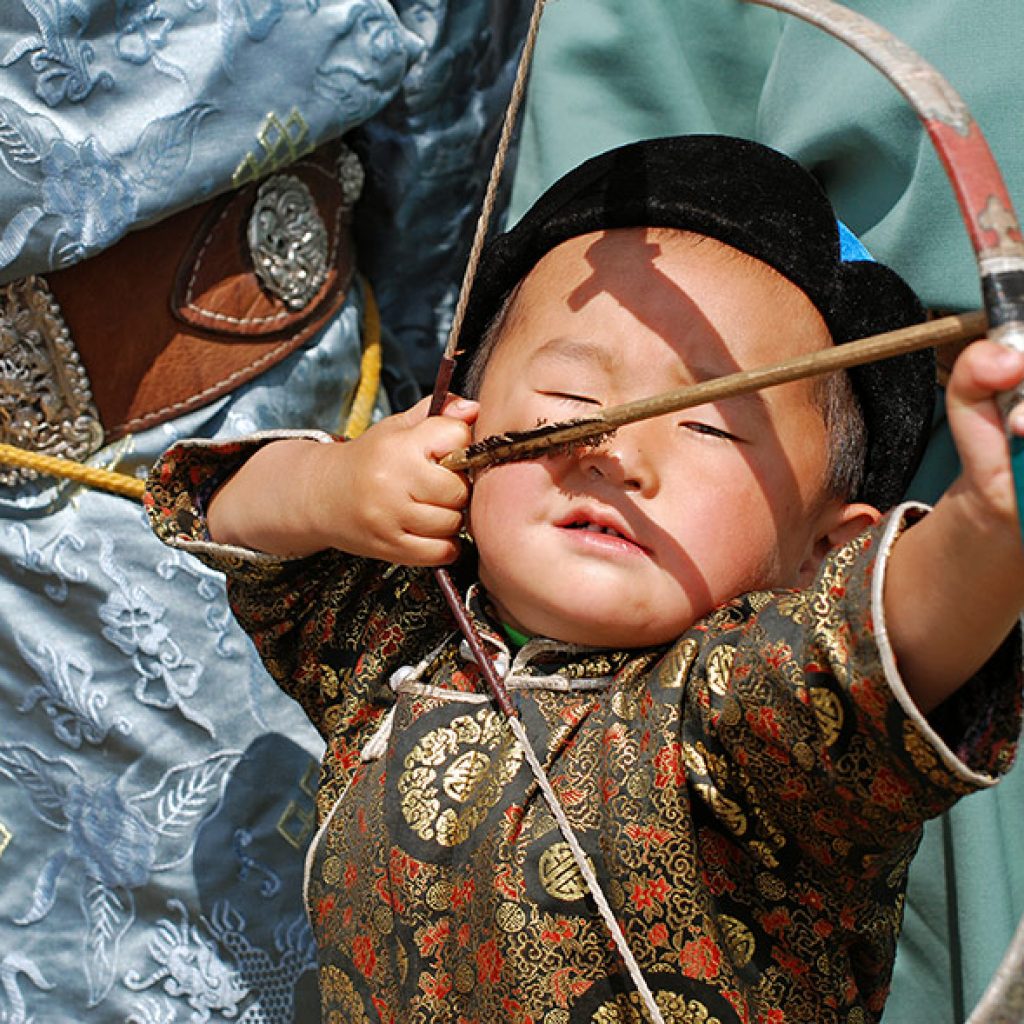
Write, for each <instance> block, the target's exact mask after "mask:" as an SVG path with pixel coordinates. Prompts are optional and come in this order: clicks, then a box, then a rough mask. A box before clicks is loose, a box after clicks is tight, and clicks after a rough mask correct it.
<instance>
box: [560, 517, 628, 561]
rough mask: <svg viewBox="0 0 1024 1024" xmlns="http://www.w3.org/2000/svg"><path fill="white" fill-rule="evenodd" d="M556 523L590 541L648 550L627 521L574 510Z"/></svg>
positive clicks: (561, 527)
mask: <svg viewBox="0 0 1024 1024" xmlns="http://www.w3.org/2000/svg"><path fill="white" fill-rule="evenodd" d="M556 525H557V526H558V527H559V528H560V529H563V530H567V531H569V532H571V533H575V534H580V535H581V540H582V539H583V538H584V537H585V538H586V540H587V541H588V542H589V541H590V539H591V538H593V541H594V542H596V543H599V544H604V545H607V546H615V547H619V548H631V549H633V550H637V551H645V550H646V549H645V548H644V547H643V545H641V544H640V543H639V542H638V541H637V540H636V538H635V537H634V536H633V535H632V533H631V532H630V531H629V528H628V527H627V526H626V524H625V523H623V522H620V521H617V520H616V519H614V518H613V517H609V516H606V515H598V514H594V513H591V512H574V513H572V514H571V515H570V516H568V517H567V518H565V519H563V520H562V521H561V522H559V523H557V524H556ZM598 538H600V540H599V539H598Z"/></svg>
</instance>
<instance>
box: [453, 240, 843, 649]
mask: <svg viewBox="0 0 1024 1024" xmlns="http://www.w3.org/2000/svg"><path fill="white" fill-rule="evenodd" d="M830 343H831V342H830V339H829V335H828V331H827V329H826V327H825V324H824V322H823V321H822V319H821V317H820V316H819V314H818V313H817V311H816V310H815V309H814V307H813V306H812V305H811V303H810V301H809V300H808V299H807V298H806V296H805V295H804V294H803V293H802V292H801V291H799V289H797V288H796V286H795V285H793V284H791V283H790V282H788V281H786V280H785V279H784V278H783V277H781V276H780V275H779V274H777V273H775V272H774V271H773V270H771V269H770V268H769V267H767V266H766V265H764V264H762V263H759V262H758V261H756V260H753V259H750V258H749V257H746V256H744V255H742V254H740V253H737V252H736V251H735V250H733V249H730V248H729V247H727V246H725V245H722V244H721V243H718V242H716V241H714V240H712V239H708V238H697V237H696V236H692V235H688V234H683V233H681V232H671V231H664V230H655V229H644V228H637V229H621V230H614V231H607V232H597V233H594V234H590V235H585V236H582V237H579V238H574V239H571V240H570V241H568V242H565V243H563V244H562V245H560V246H558V247H557V248H555V249H554V250H552V251H551V252H549V253H548V254H547V255H546V256H545V257H544V258H543V259H542V260H541V262H540V263H538V264H537V266H536V267H535V268H534V270H533V271H532V272H531V273H530V274H529V275H528V276H527V277H526V279H525V280H524V281H523V283H522V285H521V287H520V290H519V293H518V295H517V297H516V299H515V301H514V304H513V306H512V308H511V310H510V312H509V315H508V316H507V317H506V320H505V324H504V327H503V329H502V334H501V337H500V339H499V341H498V344H497V348H496V350H495V352H494V353H493V355H492V357H491V359H490V362H489V363H488V365H487V368H486V371H485V373H484V378H483V381H482V385H481V389H480V395H479V398H480V415H479V419H478V421H477V424H476V436H477V437H485V436H487V435H489V434H495V433H501V432H504V431H508V430H524V429H528V428H531V427H534V426H536V425H537V424H538V423H541V422H545V421H554V420H563V419H567V418H570V417H574V416H586V415H587V414H588V413H591V412H593V411H594V410H595V409H597V408H599V407H608V406H612V405H618V404H619V403H622V402H628V401H632V400H634V399H639V398H646V397H649V396H651V395H654V394H656V393H658V392H660V391H664V390H666V389H668V388H675V387H679V386H681V385H683V384H689V383H694V382H696V381H699V380H703V379H706V378H708V377H716V376H721V375H724V374H727V373H730V372H734V371H737V370H742V369H750V368H753V367H757V366H763V365H767V364H770V363H773V362H778V361H780V360H782V359H785V358H788V357H790V356H795V355H799V354H802V353H805V352H810V351H813V350H816V349H820V348H823V347H825V346H826V345H829V344H830ZM826 446H827V439H826V430H825V425H824V422H823V419H822V415H821V412H820V411H819V409H818V407H817V406H816V404H815V402H814V398H813V392H812V384H811V383H810V382H809V381H800V382H796V383H793V384H788V385H784V386H782V387H776V388H772V389H769V390H766V391H763V392H759V393H756V394H754V395H751V396H746V397H742V398H735V399H729V400H727V401H724V402H720V403H716V404H714V405H706V406H702V407H700V408H694V409H688V410H686V411H684V412H680V413H673V414H669V415H666V416H660V417H657V418H655V419H651V420H646V421H641V422H640V423H635V424H631V425H629V426H627V427H623V428H621V429H620V430H619V431H618V432H617V434H615V435H614V436H613V437H612V438H611V439H610V440H608V441H607V442H605V443H604V444H603V445H601V446H600V447H598V448H594V449H585V448H584V449H579V450H577V451H575V452H574V453H572V454H569V455H554V456H551V457H546V458H543V459H540V460H537V461H533V462H523V463H511V464H507V465H502V466H496V467H494V468H491V469H488V470H485V471H483V472H481V473H480V474H479V475H478V477H477V479H476V481H475V485H474V489H473V495H472V499H471V505H470V526H471V530H472V534H473V537H474V539H475V541H476V545H477V548H478V551H479V556H480V578H481V580H482V582H483V584H484V586H485V587H486V588H487V591H488V593H489V595H490V596H491V598H492V599H493V601H494V603H495V605H496V608H497V611H498V613H499V615H500V616H501V617H502V618H503V620H504V621H506V622H507V623H509V624H510V625H512V626H515V627H518V628H520V629H523V630H525V631H527V632H530V633H538V634H542V635H545V636H549V637H554V638H557V639H560V640H563V641H567V642H574V643H583V644H593V645H598V646H610V647H622V646H627V647H637V646H646V645H649V644H656V643H663V642H665V641H668V640H671V639H674V638H675V637H677V636H679V635H680V634H681V633H682V632H683V631H685V629H686V628H688V627H689V626H690V625H691V624H692V623H693V622H695V621H696V620H697V619H698V618H700V617H701V616H702V615H704V614H705V613H707V612H708V611H710V610H711V609H712V608H714V607H715V606H717V605H718V604H720V603H722V602H723V601H726V600H728V599H730V598H732V597H735V596H737V595H739V594H741V593H745V592H747V591H750V590H754V589H760V588H766V587H775V586H792V585H797V584H799V583H801V582H804V581H806V580H807V579H808V578H809V574H810V573H811V572H812V571H813V568H814V566H815V565H816V563H817V561H818V560H819V559H820V556H821V554H822V553H823V550H824V549H825V547H827V543H826V542H824V541H823V538H824V536H825V534H826V533H828V531H829V529H830V523H831V521H832V518H834V513H835V510H836V509H837V508H839V507H846V506H841V503H839V502H829V501H827V500H826V499H825V498H824V496H823V494H822V490H823V480H824V476H825V469H826V461H827V460H826Z"/></svg>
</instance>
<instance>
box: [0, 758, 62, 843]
mask: <svg viewBox="0 0 1024 1024" xmlns="http://www.w3.org/2000/svg"><path fill="white" fill-rule="evenodd" d="M0 772H2V773H3V774H4V775H6V776H7V777H8V778H9V779H12V780H13V781H14V782H17V783H18V784H19V785H20V786H21V787H22V788H23V789H24V790H25V791H26V792H27V793H28V795H29V797H30V799H31V801H32V809H33V810H34V811H35V812H36V814H37V815H38V816H39V817H40V818H42V820H43V821H45V822H46V824H47V825H52V826H53V827H54V828H56V829H60V830H61V831H62V832H66V831H67V829H68V819H67V814H66V812H65V804H66V802H67V795H68V789H69V788H70V787H71V785H72V784H73V783H75V782H78V781H80V777H79V774H78V772H77V771H75V769H74V768H73V767H72V766H71V765H70V764H68V762H67V761H65V760H63V759H57V760H53V761H51V760H50V759H49V758H47V757H43V755H42V754H37V753H36V751H34V750H33V749H32V748H31V747H29V746H26V745H25V744H23V743H16V744H12V745H10V746H5V747H0Z"/></svg>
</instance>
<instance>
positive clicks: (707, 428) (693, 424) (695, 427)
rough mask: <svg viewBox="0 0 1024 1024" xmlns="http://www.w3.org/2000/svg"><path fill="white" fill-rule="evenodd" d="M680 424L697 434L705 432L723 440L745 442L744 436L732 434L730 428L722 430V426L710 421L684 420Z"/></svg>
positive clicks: (706, 434) (709, 435)
mask: <svg viewBox="0 0 1024 1024" xmlns="http://www.w3.org/2000/svg"><path fill="white" fill-rule="evenodd" d="M679 426H681V427H685V428H686V429H687V430H692V431H693V432H694V433H695V434H704V435H705V436H707V437H719V438H721V439H722V440H723V441H735V442H736V443H737V444H744V443H745V442H744V440H743V438H742V437H737V435H736V434H730V433H729V431H728V430H722V429H721V427H713V426H712V425H711V424H710V423H701V422H700V421H698V420H683V421H682V422H681V423H680V424H679Z"/></svg>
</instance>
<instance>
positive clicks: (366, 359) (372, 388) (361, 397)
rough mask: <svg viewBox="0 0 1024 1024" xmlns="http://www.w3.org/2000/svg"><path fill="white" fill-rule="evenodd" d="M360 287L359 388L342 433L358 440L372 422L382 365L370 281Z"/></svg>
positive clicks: (375, 303) (378, 326)
mask: <svg viewBox="0 0 1024 1024" xmlns="http://www.w3.org/2000/svg"><path fill="white" fill-rule="evenodd" d="M360 280H361V284H362V288H363V301H364V306H365V310H364V313H363V358H362V360H361V362H360V364H359V386H358V387H357V388H356V393H355V396H354V397H353V399H352V405H351V406H350V408H349V413H348V418H347V419H346V420H345V427H344V430H342V434H343V435H344V436H345V437H347V438H353V437H358V436H359V435H360V434H361V433H362V432H363V431H364V430H366V428H367V427H368V426H369V425H370V423H371V421H372V420H373V410H374V407H375V406H376V404H377V394H378V392H379V391H380V372H381V365H382V363H383V356H382V354H381V343H380V309H379V308H378V306H377V299H376V297H375V296H374V294H373V289H372V288H371V287H370V282H369V281H367V280H366V279H365V278H361V279H360Z"/></svg>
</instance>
